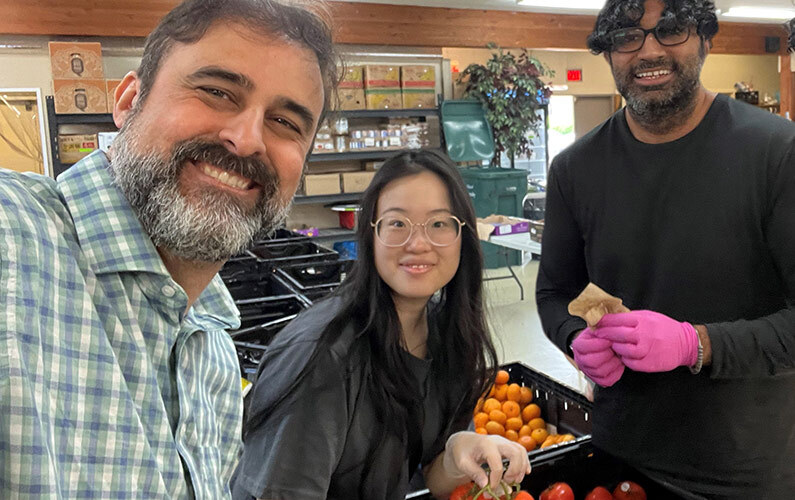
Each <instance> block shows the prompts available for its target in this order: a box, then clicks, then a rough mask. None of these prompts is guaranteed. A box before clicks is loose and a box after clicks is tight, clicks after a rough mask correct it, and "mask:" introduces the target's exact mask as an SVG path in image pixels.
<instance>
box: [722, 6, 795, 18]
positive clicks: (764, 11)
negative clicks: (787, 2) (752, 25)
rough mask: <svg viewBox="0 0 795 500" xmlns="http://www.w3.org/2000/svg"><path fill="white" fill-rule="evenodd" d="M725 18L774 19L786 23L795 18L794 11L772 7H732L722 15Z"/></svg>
mask: <svg viewBox="0 0 795 500" xmlns="http://www.w3.org/2000/svg"><path fill="white" fill-rule="evenodd" d="M723 15H724V16H725V17H745V18H753V19H775V20H781V21H788V20H790V19H792V18H793V17H795V9H777V8H774V7H732V8H730V9H729V10H727V11H726V12H724V13H723Z"/></svg>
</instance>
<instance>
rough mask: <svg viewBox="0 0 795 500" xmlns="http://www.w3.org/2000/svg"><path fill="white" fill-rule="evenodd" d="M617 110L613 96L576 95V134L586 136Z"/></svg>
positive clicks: (578, 136)
mask: <svg viewBox="0 0 795 500" xmlns="http://www.w3.org/2000/svg"><path fill="white" fill-rule="evenodd" d="M614 111H615V103H614V99H613V96H609V95H608V96H576V97H575V98H574V135H575V137H576V138H577V139H579V138H580V137H582V136H584V135H585V134H587V133H588V132H590V131H591V130H593V129H594V128H595V127H597V126H598V125H600V124H601V123H602V122H604V121H605V120H607V119H608V118H610V116H611V115H612V114H613V113H614Z"/></svg>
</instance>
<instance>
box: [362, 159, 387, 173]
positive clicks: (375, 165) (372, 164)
mask: <svg viewBox="0 0 795 500" xmlns="http://www.w3.org/2000/svg"><path fill="white" fill-rule="evenodd" d="M383 164H384V162H382V161H368V162H365V163H364V170H365V171H367V172H375V171H376V170H378V169H379V168H381V165H383Z"/></svg>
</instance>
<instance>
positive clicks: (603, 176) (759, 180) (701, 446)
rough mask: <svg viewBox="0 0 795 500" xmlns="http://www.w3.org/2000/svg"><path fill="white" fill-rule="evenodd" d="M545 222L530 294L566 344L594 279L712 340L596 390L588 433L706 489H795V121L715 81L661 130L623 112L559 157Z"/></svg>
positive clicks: (780, 493) (726, 494) (788, 493)
mask: <svg viewBox="0 0 795 500" xmlns="http://www.w3.org/2000/svg"><path fill="white" fill-rule="evenodd" d="M545 226H546V227H545V228H544V239H543V248H542V257H541V266H540V271H539V276H538V282H537V291H536V300H537V302H538V310H539V313H540V315H541V320H542V323H543V326H544V330H545V332H546V334H547V336H549V338H550V339H551V340H552V341H553V342H554V343H555V344H556V345H557V346H558V347H559V348H561V349H562V350H564V351H565V350H566V349H567V347H568V341H569V338H570V336H571V335H572V334H573V333H574V332H576V331H578V330H580V329H582V328H584V327H585V324H584V322H583V321H582V320H580V319H579V318H574V317H572V316H570V315H569V314H568V312H567V310H566V308H567V305H568V303H569V302H570V301H571V300H572V299H573V298H574V297H576V295H577V294H578V293H579V292H580V291H581V290H582V289H583V288H584V287H585V285H586V284H587V283H588V282H589V281H592V282H594V283H596V284H597V285H599V286H600V287H601V288H603V289H604V290H606V291H607V292H608V293H610V294H612V295H615V296H618V297H621V298H622V299H623V300H624V304H625V305H627V306H628V307H629V308H630V309H649V310H654V311H657V312H660V313H663V314H667V315H669V316H671V317H673V318H675V319H677V320H680V321H689V322H691V323H693V324H705V325H706V326H707V329H708V332H709V336H710V340H711V343H712V364H711V366H709V367H705V369H704V370H703V372H702V373H701V374H699V375H692V374H690V372H689V371H688V370H687V369H686V368H679V369H677V370H674V371H672V372H667V373H659V374H646V373H638V372H633V371H631V370H628V369H627V370H626V372H625V374H624V376H623V377H622V378H621V380H620V381H619V382H618V383H617V384H616V385H614V386H612V387H610V388H605V389H600V390H598V391H597V394H596V401H595V410H594V427H593V429H594V430H593V435H594V442H595V443H596V444H597V445H598V446H600V447H602V448H603V449H605V450H607V451H609V452H612V453H614V454H616V455H618V456H619V457H622V458H624V459H626V460H628V461H629V462H631V463H633V464H635V465H637V466H639V467H642V468H644V469H645V470H646V471H648V472H650V473H651V474H652V475H656V476H658V477H660V478H664V479H665V480H668V481H670V482H671V483H673V484H675V485H677V486H680V487H682V488H684V489H686V490H688V491H693V492H697V493H700V494H703V495H706V496H709V497H714V498H740V497H743V498H776V499H778V498H781V499H785V498H786V499H787V500H791V499H792V498H795V497H793V495H794V494H795V493H793V492H795V466H793V465H791V464H793V463H795V125H793V124H792V123H791V122H789V121H787V120H784V119H782V118H779V117H775V116H772V115H770V114H769V113H766V112H763V111H761V110H758V109H755V108H754V107H752V106H750V105H748V104H745V103H739V102H736V101H734V100H732V99H728V98H726V97H724V96H718V97H717V98H716V100H715V102H714V103H713V105H712V106H711V108H710V110H709V112H708V113H707V115H706V116H705V118H704V119H703V121H702V122H701V124H699V126H698V127H697V128H696V129H695V130H693V131H692V132H691V133H690V134H688V135H686V136H685V137H682V138H681V139H678V140H676V141H673V142H669V143H665V144H658V145H652V144H645V143H642V142H640V141H638V140H637V139H635V138H634V136H633V135H632V134H631V132H630V130H629V128H628V126H627V122H626V118H625V116H624V112H623V110H622V111H619V112H618V113H616V114H615V115H614V116H613V117H611V118H610V119H609V120H607V121H606V122H605V123H604V124H602V125H600V126H599V127H597V128H596V129H595V130H593V131H592V132H591V133H589V134H588V135H586V136H585V137H583V138H582V139H581V140H580V141H578V142H577V143H575V144H574V145H573V146H572V147H570V148H569V149H567V150H566V151H564V152H563V153H561V154H560V155H559V156H558V157H557V158H556V159H555V161H554V163H553V165H552V168H551V175H550V180H549V188H548V192H547V208H546V224H545Z"/></svg>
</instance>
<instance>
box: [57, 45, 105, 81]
mask: <svg viewBox="0 0 795 500" xmlns="http://www.w3.org/2000/svg"><path fill="white" fill-rule="evenodd" d="M48 45H49V49H50V68H51V71H52V79H53V80H63V79H68V78H81V79H82V78H87V79H93V80H97V79H102V78H105V72H104V70H103V69H102V45H101V44H99V43H96V42H91V43H82V42H81V43H76V42H50V43H49V44H48Z"/></svg>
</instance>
